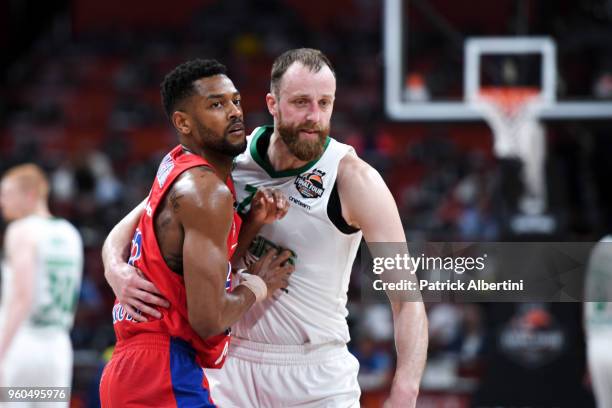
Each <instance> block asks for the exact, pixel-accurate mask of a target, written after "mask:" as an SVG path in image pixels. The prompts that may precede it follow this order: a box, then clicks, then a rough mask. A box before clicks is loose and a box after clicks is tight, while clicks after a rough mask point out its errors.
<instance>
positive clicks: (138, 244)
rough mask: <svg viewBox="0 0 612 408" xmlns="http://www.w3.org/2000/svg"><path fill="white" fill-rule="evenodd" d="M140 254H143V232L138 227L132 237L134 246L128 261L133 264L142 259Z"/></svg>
mask: <svg viewBox="0 0 612 408" xmlns="http://www.w3.org/2000/svg"><path fill="white" fill-rule="evenodd" d="M140 255H142V232H140V230H139V229H138V228H136V232H134V237H133V238H132V247H131V249H130V259H129V260H128V263H129V264H130V265H132V266H133V265H134V263H135V262H136V261H137V260H139V259H140Z"/></svg>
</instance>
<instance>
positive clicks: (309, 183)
mask: <svg viewBox="0 0 612 408" xmlns="http://www.w3.org/2000/svg"><path fill="white" fill-rule="evenodd" d="M324 175H325V172H323V171H321V170H318V169H314V170H313V171H311V172H310V173H306V174H300V175H299V176H297V177H296V178H295V188H297V191H299V192H300V194H301V195H302V197H304V198H319V197H321V196H322V195H323V192H325V188H323V176H324Z"/></svg>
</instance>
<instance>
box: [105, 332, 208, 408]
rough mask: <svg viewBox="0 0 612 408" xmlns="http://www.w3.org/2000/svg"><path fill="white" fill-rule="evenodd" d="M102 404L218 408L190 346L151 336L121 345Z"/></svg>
mask: <svg viewBox="0 0 612 408" xmlns="http://www.w3.org/2000/svg"><path fill="white" fill-rule="evenodd" d="M100 401H101V403H102V407H103V408H123V407H142V408H144V407H164V408H165V407H168V408H183V407H214V406H215V405H214V403H213V401H212V399H211V397H210V391H209V387H208V381H207V379H206V377H205V376H204V371H203V370H202V367H200V366H199V365H198V364H197V363H196V360H195V352H194V350H193V348H192V347H191V346H190V345H189V343H187V342H186V341H184V340H182V339H179V338H176V337H170V336H168V335H165V334H150V333H143V334H140V335H138V336H134V337H132V338H130V339H128V340H124V341H120V342H118V343H117V346H116V347H115V351H114V352H113V357H112V358H111V360H110V361H109V362H108V364H107V365H106V367H105V368H104V372H103V373H102V379H101V380H100Z"/></svg>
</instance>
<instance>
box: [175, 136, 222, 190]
mask: <svg viewBox="0 0 612 408" xmlns="http://www.w3.org/2000/svg"><path fill="white" fill-rule="evenodd" d="M183 149H184V150H185V151H187V152H189V153H192V154H195V155H198V156H200V157H201V158H203V159H204V160H206V161H207V162H208V163H210V165H211V166H213V168H214V170H215V173H217V176H219V178H220V179H221V180H223V181H224V182H225V180H226V179H227V178H228V177H229V174H230V172H231V171H232V163H233V161H234V158H233V157H230V156H228V155H225V154H221V153H217V152H214V151H210V150H206V149H202V148H198V147H196V146H190V145H189V144H186V143H183Z"/></svg>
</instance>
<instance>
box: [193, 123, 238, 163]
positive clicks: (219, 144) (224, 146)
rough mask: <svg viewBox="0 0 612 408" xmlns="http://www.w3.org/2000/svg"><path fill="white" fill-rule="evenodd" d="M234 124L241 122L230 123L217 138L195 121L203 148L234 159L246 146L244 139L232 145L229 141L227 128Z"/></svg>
mask: <svg viewBox="0 0 612 408" xmlns="http://www.w3.org/2000/svg"><path fill="white" fill-rule="evenodd" d="M236 123H241V121H232V122H230V124H229V125H227V127H226V128H225V131H224V132H223V135H222V136H219V135H218V134H216V133H215V132H214V131H213V130H212V129H210V128H209V127H206V126H205V125H204V124H203V123H200V122H199V121H196V124H197V127H198V133H199V134H200V137H201V138H202V139H203V140H204V144H205V147H206V148H207V149H210V150H213V151H215V152H217V153H221V154H223V155H226V156H229V157H236V156H238V155H239V154H240V153H243V152H244V151H245V150H246V146H247V141H246V137H245V138H244V140H243V141H242V142H240V143H238V144H233V143H231V142H230V141H229V128H230V127H231V126H233V125H235V124H236Z"/></svg>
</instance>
